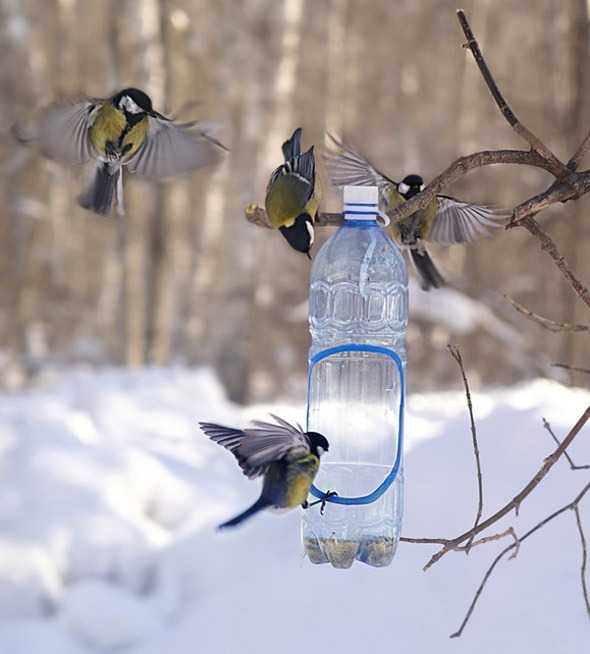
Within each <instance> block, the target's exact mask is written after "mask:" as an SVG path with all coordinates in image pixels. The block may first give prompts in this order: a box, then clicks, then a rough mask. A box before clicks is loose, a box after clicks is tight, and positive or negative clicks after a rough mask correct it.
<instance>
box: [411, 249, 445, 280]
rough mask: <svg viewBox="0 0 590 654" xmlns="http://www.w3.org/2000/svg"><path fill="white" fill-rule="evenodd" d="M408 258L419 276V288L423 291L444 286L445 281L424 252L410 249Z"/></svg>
mask: <svg viewBox="0 0 590 654" xmlns="http://www.w3.org/2000/svg"><path fill="white" fill-rule="evenodd" d="M410 256H411V257H412V262H413V264H414V266H415V267H416V271H417V272H418V275H419V276H420V286H421V287H422V289H423V290H424V291H428V290H430V289H431V288H440V287H441V286H444V285H445V279H444V277H443V276H442V275H441V274H440V272H439V271H438V269H437V267H436V265H435V264H434V261H433V260H432V258H431V256H430V255H429V254H428V252H427V251H426V250H418V249H414V248H413V249H411V250H410Z"/></svg>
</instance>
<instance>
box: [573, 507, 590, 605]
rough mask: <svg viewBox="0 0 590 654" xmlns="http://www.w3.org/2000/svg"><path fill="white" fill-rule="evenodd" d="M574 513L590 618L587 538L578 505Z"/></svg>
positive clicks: (584, 594) (585, 596) (581, 575)
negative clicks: (580, 545)
mask: <svg viewBox="0 0 590 654" xmlns="http://www.w3.org/2000/svg"><path fill="white" fill-rule="evenodd" d="M574 513H575V514H576V524H577V525H578V532H579V533H580V542H581V544H582V565H581V567H580V577H581V578H582V595H583V596H584V603H585V604H586V611H587V612H588V617H589V618H590V599H589V598H588V586H587V584H586V562H587V560H588V550H587V549H586V536H585V535H584V528H583V527H582V518H581V517H580V508H579V506H578V504H577V503H576V504H575V505H574Z"/></svg>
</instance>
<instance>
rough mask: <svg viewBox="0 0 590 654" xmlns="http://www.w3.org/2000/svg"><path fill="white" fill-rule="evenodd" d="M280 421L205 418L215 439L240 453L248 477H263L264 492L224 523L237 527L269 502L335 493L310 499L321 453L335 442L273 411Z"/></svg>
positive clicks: (287, 504)
mask: <svg viewBox="0 0 590 654" xmlns="http://www.w3.org/2000/svg"><path fill="white" fill-rule="evenodd" d="M271 417H272V418H273V419H274V421H275V423H270V422H260V421H255V422H254V423H253V427H250V428H247V429H243V430H242V429H234V428H233V427H224V426H223V425H217V424H214V423H210V422H200V423H199V425H200V427H201V429H202V430H203V432H204V433H205V434H206V435H207V436H209V438H211V440H213V441H215V442H216V443H219V444H220V445H223V447H225V448H226V449H228V450H229V451H230V452H231V453H232V454H233V455H234V456H235V457H236V459H237V461H238V464H239V465H240V468H241V469H242V471H243V473H244V474H245V475H246V477H248V478H249V479H255V478H256V477H260V476H262V477H264V482H263V484H262V492H261V494H260V497H259V498H258V499H257V500H256V502H254V504H253V505H252V506H251V507H249V508H248V509H246V510H245V511H243V512H242V513H240V514H239V515H237V516H235V518H232V519H231V520H228V521H227V522H224V523H223V524H221V525H219V529H224V528H226V527H234V526H235V525H238V524H240V523H241V522H243V521H244V520H246V519H247V518H250V517H251V516H253V515H254V514H255V513H258V511H261V510H262V509H267V508H276V509H291V508H295V507H296V506H302V507H303V508H304V509H306V508H308V507H310V506H313V505H314V504H318V503H322V502H323V503H324V504H325V502H326V500H327V499H328V498H329V497H331V496H332V495H335V494H336V493H333V492H329V493H326V495H325V496H324V498H322V499H320V500H318V501H317V502H312V503H311V504H308V502H307V496H308V494H309V489H310V486H311V484H312V482H313V480H314V478H315V476H316V473H317V471H318V469H319V466H320V457H321V456H322V454H323V453H324V452H327V451H328V449H329V447H330V445H329V443H328V440H327V439H326V437H325V436H323V435H322V434H318V433H317V432H315V431H308V432H305V431H303V429H302V428H301V426H299V425H297V426H294V425H291V424H290V423H288V422H287V421H286V420H283V419H282V418H279V417H278V416H275V415H272V414H271Z"/></svg>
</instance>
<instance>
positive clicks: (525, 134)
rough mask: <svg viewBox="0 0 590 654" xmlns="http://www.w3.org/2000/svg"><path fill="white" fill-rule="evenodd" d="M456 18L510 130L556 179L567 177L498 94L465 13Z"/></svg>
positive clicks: (544, 146) (547, 149)
mask: <svg viewBox="0 0 590 654" xmlns="http://www.w3.org/2000/svg"><path fill="white" fill-rule="evenodd" d="M457 18H458V19H459V23H460V25H461V29H462V30H463V33H464V34H465V38H466V39H467V43H465V44H464V46H463V47H465V48H469V50H471V54H472V55H473V58H474V59H475V63H476V64H477V66H478V68H479V70H480V72H481V74H482V77H483V78H484V81H485V83H486V84H487V86H488V88H489V90H490V93H491V94H492V97H493V98H494V101H495V103H496V104H497V105H498V108H499V109H500V111H501V112H502V115H503V116H504V118H506V120H507V121H508V124H509V125H510V127H512V129H513V130H514V131H515V132H516V133H517V134H518V135H519V136H521V137H522V138H523V139H524V140H525V141H526V142H527V143H528V144H529V145H530V146H531V148H532V149H533V150H534V151H535V152H538V153H539V154H540V155H541V156H542V157H543V158H544V159H546V160H547V161H548V162H549V163H550V164H551V167H552V170H551V172H552V173H553V174H554V175H555V176H556V177H557V178H558V179H559V178H562V177H568V176H569V174H570V173H571V171H570V170H569V169H568V168H567V167H566V166H565V165H564V164H563V163H562V162H561V161H560V160H559V159H558V158H557V157H556V156H555V155H554V154H553V152H551V150H550V149H549V148H548V147H547V146H546V145H545V144H544V143H543V142H542V141H541V140H540V139H539V138H538V137H536V136H535V135H534V134H533V133H532V132H531V131H530V130H529V129H528V128H527V127H525V126H524V125H523V124H522V123H521V122H520V121H519V120H518V118H517V117H516V115H515V114H514V112H513V111H512V109H511V108H510V107H509V105H508V103H507V102H506V100H505V99H504V96H503V95H502V93H500V89H499V88H498V85H497V84H496V81H495V80H494V77H493V76H492V73H491V72H490V69H489V68H488V65H487V64H486V62H485V59H484V58H483V54H482V53H481V50H480V47H479V44H478V42H477V40H476V38H475V36H474V34H473V31H472V30H471V26H470V25H469V22H468V21H467V17H466V16H465V13H464V12H463V10H462V9H459V10H458V11H457Z"/></svg>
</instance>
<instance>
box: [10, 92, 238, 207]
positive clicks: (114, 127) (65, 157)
mask: <svg viewBox="0 0 590 654" xmlns="http://www.w3.org/2000/svg"><path fill="white" fill-rule="evenodd" d="M36 132H37V133H36V135H35V137H34V138H32V139H30V138H29V139H21V140H25V141H38V143H39V146H40V149H41V152H42V153H43V154H44V155H45V156H46V157H48V158H50V159H55V160H57V161H61V162H64V163H68V164H84V163H86V162H89V161H94V162H95V163H94V168H93V174H92V179H91V181H90V184H89V185H88V187H87V188H86V189H85V190H84V191H83V192H82V194H81V195H80V196H79V197H78V202H79V203H80V205H81V206H82V207H84V208H85V209H90V210H92V211H95V212H96V213H98V214H102V215H108V214H109V213H110V211H111V208H112V206H113V204H115V205H116V206H117V210H118V212H119V213H120V214H123V213H124V205H123V178H122V167H123V166H125V167H126V168H127V169H128V170H129V171H130V172H132V173H137V174H138V175H145V176H147V177H173V176H175V175H180V174H182V173H186V172H189V171H191V170H194V169H196V168H200V167H201V166H205V165H207V164H211V163H215V162H217V161H218V160H219V158H220V154H221V151H222V150H225V149H226V148H225V147H224V146H223V145H221V143H219V142H218V141H217V140H216V139H214V138H213V137H212V136H211V135H210V134H209V133H208V128H207V126H205V125H199V124H197V122H196V121H191V122H186V123H177V122H175V121H173V120H172V119H170V118H167V117H166V116H163V115H162V114H160V113H158V112H157V111H155V109H154V108H153V107H152V101H151V99H150V97H149V96H148V95H147V94H146V93H144V92H143V91H141V90H139V89H136V88H126V89H123V90H122V91H119V92H118V93H116V94H115V95H113V96H112V97H110V98H105V99H98V98H86V99H83V100H80V101H76V102H65V103H55V104H52V105H50V106H49V107H47V108H46V109H45V110H43V111H42V112H41V115H40V118H39V122H38V125H37V129H36ZM16 133H17V137H18V135H19V130H18V128H17V130H16Z"/></svg>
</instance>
